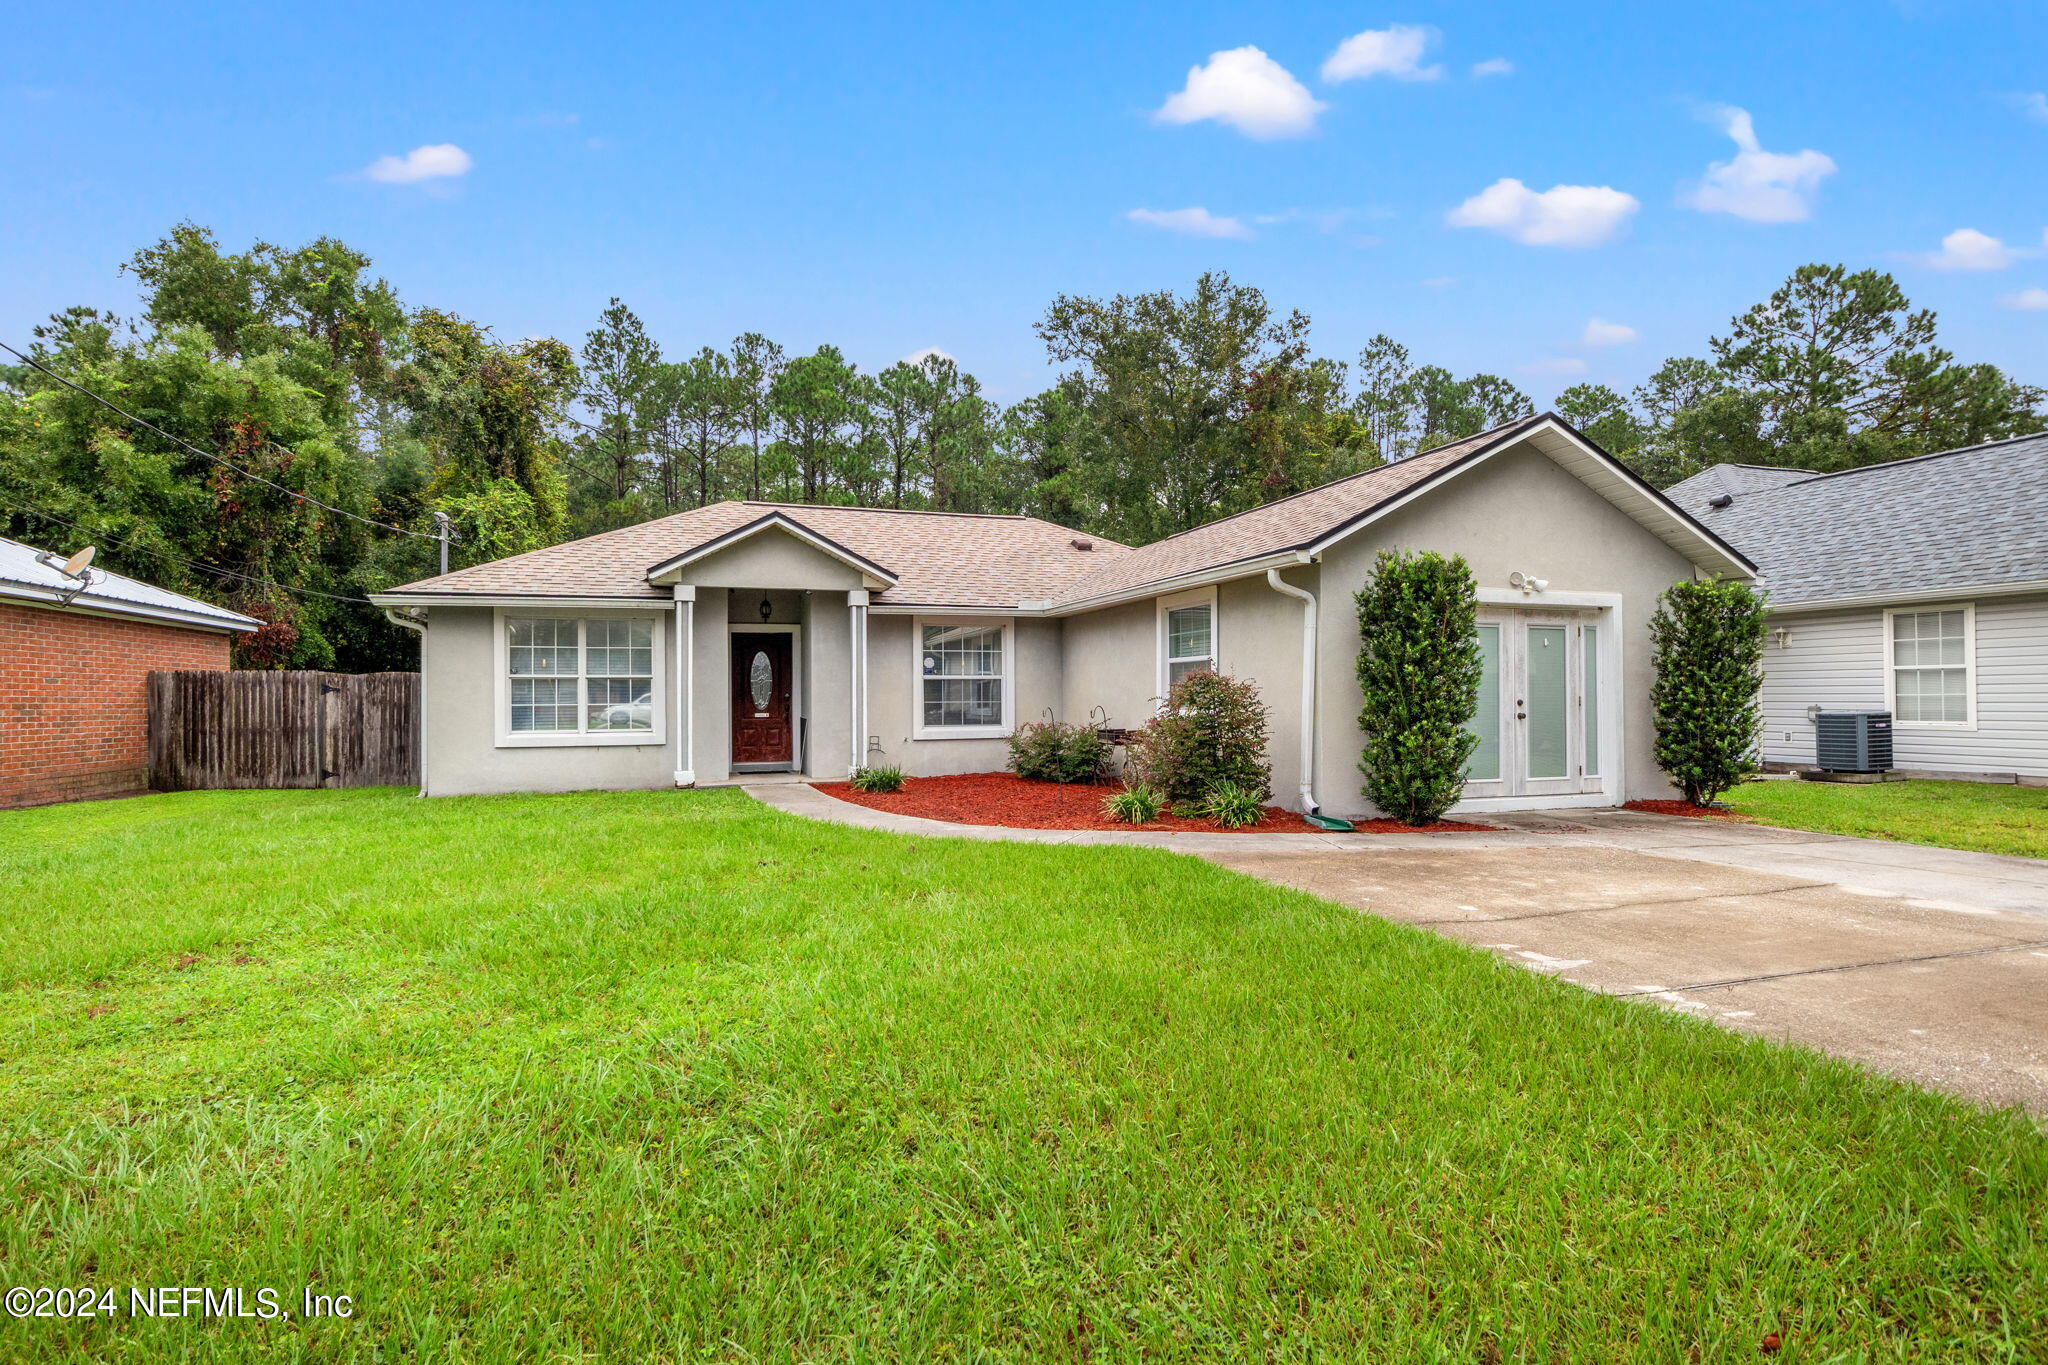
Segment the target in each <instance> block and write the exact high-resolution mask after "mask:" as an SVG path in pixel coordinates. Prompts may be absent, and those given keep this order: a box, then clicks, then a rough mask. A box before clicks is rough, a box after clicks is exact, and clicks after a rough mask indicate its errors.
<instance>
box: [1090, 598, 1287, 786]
mask: <svg viewBox="0 0 2048 1365" xmlns="http://www.w3.org/2000/svg"><path fill="white" fill-rule="evenodd" d="M1283 577H1284V578H1285V579H1286V581H1287V582H1289V583H1291V584H1293V585H1294V586H1295V587H1299V588H1306V589H1308V590H1309V591H1310V592H1314V591H1316V584H1317V581H1318V577H1319V575H1318V571H1317V567H1316V566H1315V565H1312V564H1306V565H1301V566H1298V567H1296V568H1291V569H1289V570H1287V572H1286V573H1285V574H1284V575H1283ZM1171 596H1173V597H1176V598H1177V597H1179V596H1181V594H1171ZM1159 601H1160V599H1158V598H1153V597H1148V598H1146V599H1145V600H1143V601H1141V602H1131V603H1126V604H1124V605H1122V606H1117V607H1110V608H1107V609H1105V610H1102V611H1094V612H1088V613H1086V614H1085V615H1081V616H1069V617H1066V618H1064V621H1063V625H1064V627H1065V631H1066V663H1067V666H1066V676H1065V679H1064V683H1063V686H1062V689H1061V698H1062V700H1061V706H1062V708H1063V711H1064V713H1065V714H1064V716H1063V718H1065V719H1074V720H1085V719H1086V718H1087V716H1088V714H1089V710H1090V708H1092V707H1098V706H1099V707H1101V708H1102V709H1103V710H1104V711H1106V712H1108V714H1109V724H1111V725H1114V726H1118V727H1122V728H1127V729H1136V728H1137V727H1138V726H1140V725H1143V724H1144V723H1145V721H1146V720H1147V719H1149V718H1150V717H1151V715H1152V713H1153V710H1154V708H1155V706H1156V705H1157V699H1158V697H1159V695H1160V691H1161V687H1160V655H1159V647H1160V642H1159ZM1301 627H1302V620H1301V603H1300V602H1299V601H1298V600H1297V599H1295V598H1292V597H1288V596H1286V595H1285V594H1283V593H1278V592H1275V591H1274V590H1273V589H1272V587H1271V586H1270V585H1269V584H1268V583H1267V582H1266V578H1265V575H1264V574H1260V575H1258V576H1257V577H1253V578H1241V579H1236V580H1234V581H1232V582H1228V583H1222V584H1219V585H1218V586H1217V589H1216V617H1215V628H1216V649H1217V660H1218V664H1217V666H1218V667H1219V668H1221V669H1222V671H1223V672H1225V673H1228V674H1230V675H1231V676H1232V677H1237V678H1247V679H1250V680H1251V681H1252V682H1255V683H1257V684H1258V687H1259V695H1260V696H1261V697H1262V698H1263V699H1264V701H1265V703H1266V707H1267V710H1268V712H1269V718H1270V722H1271V726H1272V728H1271V731H1270V734H1269V737H1268V745H1267V755H1268V758H1269V760H1270V761H1271V763H1272V765H1273V791H1274V793H1275V796H1276V798H1277V799H1279V800H1281V801H1283V802H1285V803H1287V804H1290V805H1291V804H1293V802H1294V795H1295V786H1296V783H1297V782H1298V781H1299V780H1300V779H1299V778H1298V776H1297V773H1298V772H1299V769H1300V751H1301V730H1300V727H1299V716H1300V714H1301Z"/></svg>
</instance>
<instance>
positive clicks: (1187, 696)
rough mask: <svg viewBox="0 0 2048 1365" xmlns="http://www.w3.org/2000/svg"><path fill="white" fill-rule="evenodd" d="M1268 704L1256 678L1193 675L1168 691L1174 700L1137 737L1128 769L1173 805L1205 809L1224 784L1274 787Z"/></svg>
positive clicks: (1261, 789) (1260, 789)
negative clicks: (1269, 756)
mask: <svg viewBox="0 0 2048 1365" xmlns="http://www.w3.org/2000/svg"><path fill="white" fill-rule="evenodd" d="M1266 731H1267V718H1266V705H1265V703H1264V702H1262V701H1260V700H1259V689H1258V685H1257V684H1256V683H1252V682H1249V681H1244V680H1240V679H1237V678H1231V677H1226V676H1225V675H1223V674H1221V673H1209V672H1202V673H1190V674H1188V675H1187V676H1186V677H1185V678H1182V679H1181V680H1180V681H1179V682H1177V683H1175V684H1174V685H1173V690H1172V691H1170V692H1168V693H1167V694H1166V705H1165V706H1164V707H1163V708H1162V709H1161V710H1160V712H1159V714H1158V715H1156V716H1154V717H1153V718H1152V719H1151V720H1149V721H1147V722H1145V726H1144V728H1143V729H1141V730H1139V731H1138V732H1137V733H1136V734H1134V735H1132V736H1131V739H1130V744H1129V745H1128V746H1127V749H1126V769H1127V771H1128V773H1129V776H1130V777H1131V778H1132V780H1133V781H1134V782H1135V783H1137V784H1138V785H1141V786H1146V787H1150V788H1152V789H1153V790H1154V791H1156V792H1158V793H1159V794H1160V796H1161V797H1163V798H1164V799H1165V800H1166V801H1167V803H1168V804H1169V805H1172V806H1174V807H1176V808H1178V807H1181V806H1190V807H1197V808H1198V807H1200V805H1201V804H1202V802H1203V801H1204V800H1206V799H1207V798H1208V795H1209V792H1210V791H1211V790H1212V789H1213V788H1214V787H1215V786H1216V785H1217V784H1218V783H1222V782H1230V783H1235V784H1236V785H1237V786H1240V787H1243V788H1245V789H1247V790H1249V791H1252V792H1256V793H1257V794H1258V799H1259V800H1261V801H1264V800H1265V799H1266V796H1267V794H1268V793H1270V792H1271V791H1272V790H1273V779H1272V769H1271V767H1270V766H1269V765H1268V764H1267V762H1266Z"/></svg>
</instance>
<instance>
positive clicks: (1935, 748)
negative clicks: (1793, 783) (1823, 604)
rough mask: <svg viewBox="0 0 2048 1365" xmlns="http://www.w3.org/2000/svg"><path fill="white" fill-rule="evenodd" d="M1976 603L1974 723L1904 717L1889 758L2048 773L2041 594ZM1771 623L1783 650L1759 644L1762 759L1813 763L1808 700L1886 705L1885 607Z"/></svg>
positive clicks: (2046, 645)
mask: <svg viewBox="0 0 2048 1365" xmlns="http://www.w3.org/2000/svg"><path fill="white" fill-rule="evenodd" d="M1954 600H1955V601H1957V602H1968V601H1970V599H1969V598H1967V597H1958V598H1956V599H1954ZM1941 605H1947V604H1946V603H1943V604H1941ZM1975 606H1976V609H1977V612H1976V615H1977V625H1976V629H1977V654H1976V666H1977V673H1976V690H1977V698H1976V713H1977V726H1976V728H1975V729H1973V730H1944V729H1918V728H1914V727H1910V726H1901V727H1899V728H1898V729H1896V730H1895V731H1894V732H1893V761H1894V762H1896V763H1897V764H1898V766H1899V767H1901V768H1918V769H1925V770H1928V771H1931V772H1955V773H1972V774H1974V773H2017V774H2018V775H2020V776H2021V777H2025V778H2030V779H2040V780H2048V597H2011V598H1998V597H1993V598H1986V599H1984V600H1982V601H1978V602H1976V603H1975ZM1771 625H1772V627H1773V629H1776V628H1779V627H1782V628H1784V629H1785V630H1786V631H1787V632H1788V633H1787V638H1786V645H1785V647H1784V648H1783V649H1780V648H1778V647H1777V646H1775V645H1770V646H1767V647H1766V649H1765V651H1764V689H1763V713H1764V758H1765V759H1766V760H1767V761H1769V762H1773V763H1811V762H1813V726H1812V724H1811V723H1810V722H1809V721H1808V720H1807V717H1806V711H1807V708H1808V707H1809V706H1814V705H1818V706H1820V707H1822V708H1824V709H1826V710H1830V711H1836V710H1864V709H1871V710H1881V709H1883V707H1884V705H1885V675H1884V670H1885V657H1884V653H1885V630H1884V611H1883V609H1882V608H1879V607H1865V608H1857V609H1855V610H1852V611H1840V612H1805V613H1802V612H1785V613H1781V614H1779V615H1778V616H1775V617H1773V618H1772V621H1771Z"/></svg>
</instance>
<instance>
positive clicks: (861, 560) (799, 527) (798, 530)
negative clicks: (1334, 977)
mask: <svg viewBox="0 0 2048 1365" xmlns="http://www.w3.org/2000/svg"><path fill="white" fill-rule="evenodd" d="M764 536H784V537H788V538H790V539H793V540H796V541H798V542H799V543H801V544H803V545H805V546H807V547H809V548H810V549H811V550H812V551H814V552H816V553H817V554H820V555H822V556H824V557H825V558H826V559H829V560H832V561H833V562H835V563H836V564H838V565H839V566H840V567H842V568H844V569H848V570H850V571H852V572H853V573H854V574H855V575H857V576H858V581H859V584H860V586H861V587H864V588H882V589H887V588H891V587H894V586H895V585H896V581H897V579H896V575H895V574H893V573H891V572H890V571H889V570H887V569H885V568H883V567H882V566H881V565H879V564H877V563H875V561H873V560H872V559H869V558H867V557H866V556H865V555H861V554H858V553H856V552H854V551H852V550H849V549H847V548H846V547H845V546H844V545H841V544H840V543H839V542H838V541H836V540H833V539H832V538H830V537H829V536H823V535H820V534H818V533H817V532H816V531H813V530H811V529H810V528H809V527H807V526H805V525H804V524H803V523H802V522H800V521H798V520H796V519H795V518H794V517H791V516H790V515H789V514H788V513H786V512H782V511H780V510H778V511H773V512H768V513H765V514H764V515H762V516H761V517H760V518H759V519H758V520H756V521H751V522H749V523H747V524H746V525H745V526H740V527H737V528H735V529H733V530H731V531H727V532H725V533H724V534H723V535H718V536H713V537H712V538H711V539H710V540H707V541H705V542H704V543H703V544H701V545H696V546H693V547H691V548H690V549H688V550H685V551H683V552H682V553H681V554H679V555H676V556H674V557H672V558H670V559H666V560H663V561H662V562H661V563H659V564H655V565H653V566H652V567H650V568H649V569H648V570H647V581H648V582H649V583H652V584H654V585H656V586H657V587H659V586H662V585H665V584H669V583H682V582H691V581H697V576H696V575H695V574H693V573H692V572H691V570H692V569H694V568H701V567H702V566H703V565H705V564H706V563H707V562H708V561H711V560H714V559H717V558H719V557H720V556H724V555H726V554H728V553H729V552H731V551H734V550H737V549H740V548H742V547H744V546H747V545H748V544H750V543H759V542H760V540H761V538H762V537H764ZM728 586H733V585H728ZM744 586H748V587H764V588H779V587H788V586H792V585H790V584H784V583H763V582H750V583H747V584H745V585H744ZM795 586H803V585H795Z"/></svg>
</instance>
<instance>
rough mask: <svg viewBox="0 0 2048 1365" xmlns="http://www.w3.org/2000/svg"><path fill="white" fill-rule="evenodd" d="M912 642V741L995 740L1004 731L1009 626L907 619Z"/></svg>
mask: <svg viewBox="0 0 2048 1365" xmlns="http://www.w3.org/2000/svg"><path fill="white" fill-rule="evenodd" d="M911 624H912V629H913V630H915V631H916V639H917V656H916V664H917V716H916V725H915V726H914V727H913V734H914V735H915V737H916V738H918V739H985V738H1001V737H1004V736H1007V735H1008V734H1009V733H1010V728H1011V717H1012V715H1013V714H1014V707H1015V698H1014V697H1013V696H1012V695H1011V644H1010V635H1011V629H1012V627H1011V623H1010V622H1008V621H996V620H930V619H926V618H924V617H917V618H915V619H914V620H913V621H912V623H911Z"/></svg>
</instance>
